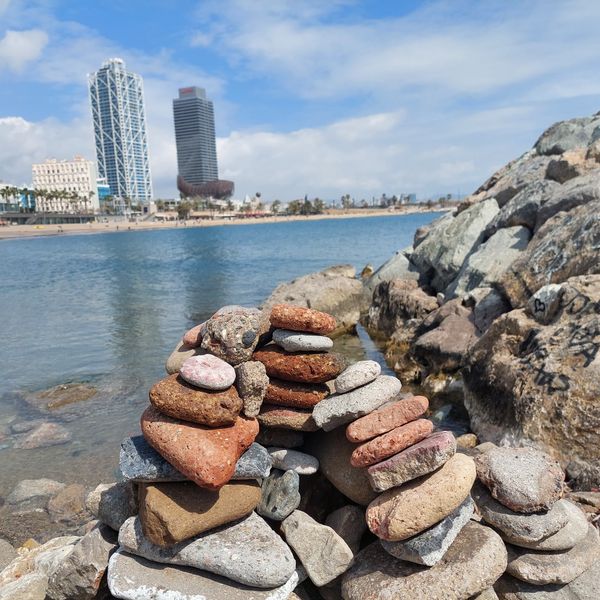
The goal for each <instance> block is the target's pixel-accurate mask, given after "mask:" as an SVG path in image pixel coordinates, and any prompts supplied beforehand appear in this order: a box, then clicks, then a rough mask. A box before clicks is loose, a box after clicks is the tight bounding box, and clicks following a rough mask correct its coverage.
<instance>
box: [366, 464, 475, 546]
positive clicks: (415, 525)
mask: <svg viewBox="0 0 600 600" xmlns="http://www.w3.org/2000/svg"><path fill="white" fill-rule="evenodd" d="M474 481H475V465H474V464H473V459H471V458H470V457H468V456H465V455H464V454H455V455H454V456H453V457H452V458H451V459H450V460H449V461H448V462H447V463H446V464H445V465H444V466H443V467H441V468H440V469H438V470H437V471H435V472H434V473H431V474H430V475H426V476H425V477H423V478H421V479H418V480H416V481H412V482H409V483H407V484H406V485H403V486H402V487H399V488H393V489H391V490H388V491H387V492H383V494H381V496H379V497H377V498H376V499H375V500H374V501H373V502H371V504H369V507H368V508H367V525H368V526H369V529H370V530H371V531H372V532H373V533H374V534H375V535H376V536H378V537H379V538H381V539H384V540H388V541H392V542H395V541H400V540H405V539H407V538H409V537H412V536H413V535H417V534H418V533H421V532H422V531H424V530H425V529H427V528H428V527H431V526H432V525H435V524H436V523H439V521H441V520H442V519H444V518H446V517H447V516H448V515H449V514H450V513H452V512H453V511H454V510H456V509H457V508H458V507H459V506H460V505H461V504H462V503H463V502H464V500H465V498H466V497H467V496H468V495H469V491H470V490H471V486H472V485H473V482H474Z"/></svg>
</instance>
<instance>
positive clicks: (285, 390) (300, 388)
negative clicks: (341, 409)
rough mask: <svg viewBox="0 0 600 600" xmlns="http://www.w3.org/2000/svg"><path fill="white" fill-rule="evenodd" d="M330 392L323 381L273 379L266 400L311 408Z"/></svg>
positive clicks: (282, 404)
mask: <svg viewBox="0 0 600 600" xmlns="http://www.w3.org/2000/svg"><path fill="white" fill-rule="evenodd" d="M328 394H329V388H328V387H327V386H326V385H325V384H322V383H313V384H310V383H296V382H293V381H283V380H282V379H271V380H270V381H269V385H268V387H267V394H266V396H265V400H266V401H267V402H269V403H270V404H277V405H279V406H291V407H295V408H311V407H313V406H314V405H315V404H318V403H319V402H321V400H323V398H325V397H326V396H327V395H328Z"/></svg>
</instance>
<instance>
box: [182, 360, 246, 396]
mask: <svg viewBox="0 0 600 600" xmlns="http://www.w3.org/2000/svg"><path fill="white" fill-rule="evenodd" d="M179 375H181V377H183V379H185V380H186V381H187V382H188V383H191V384H192V385H195V386H197V387H200V388H206V389H207V390H225V389H227V388H228V387H230V386H231V385H233V382H234V381H235V369H234V368H233V367H232V366H231V365H230V364H229V363H226V362H225V361H224V360H221V359H220V358H218V357H216V356H213V355H212V354H200V355H198V356H190V358H188V359H187V360H186V361H185V362H184V363H183V365H181V369H180V370H179Z"/></svg>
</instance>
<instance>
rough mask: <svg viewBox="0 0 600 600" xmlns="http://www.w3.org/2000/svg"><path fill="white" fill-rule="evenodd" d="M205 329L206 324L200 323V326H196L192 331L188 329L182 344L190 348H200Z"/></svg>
mask: <svg viewBox="0 0 600 600" xmlns="http://www.w3.org/2000/svg"><path fill="white" fill-rule="evenodd" d="M203 327H204V323H200V325H196V326H195V327H192V328H191V329H188V330H187V331H186V332H185V333H184V334H183V338H182V340H181V341H182V342H183V343H184V344H185V345H186V346H188V348H198V346H200V344H201V343H202V328H203Z"/></svg>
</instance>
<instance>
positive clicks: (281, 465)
mask: <svg viewBox="0 0 600 600" xmlns="http://www.w3.org/2000/svg"><path fill="white" fill-rule="evenodd" d="M267 452H268V453H269V456H270V457H271V460H272V461H273V467H274V468H275V469H279V470H281V471H296V473H298V475H312V474H313V473H316V472H317V471H318V470H319V461H318V460H317V459H316V458H315V457H314V456H310V454H306V453H305V452H298V451H297V450H288V449H287V448H268V449H267Z"/></svg>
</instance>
